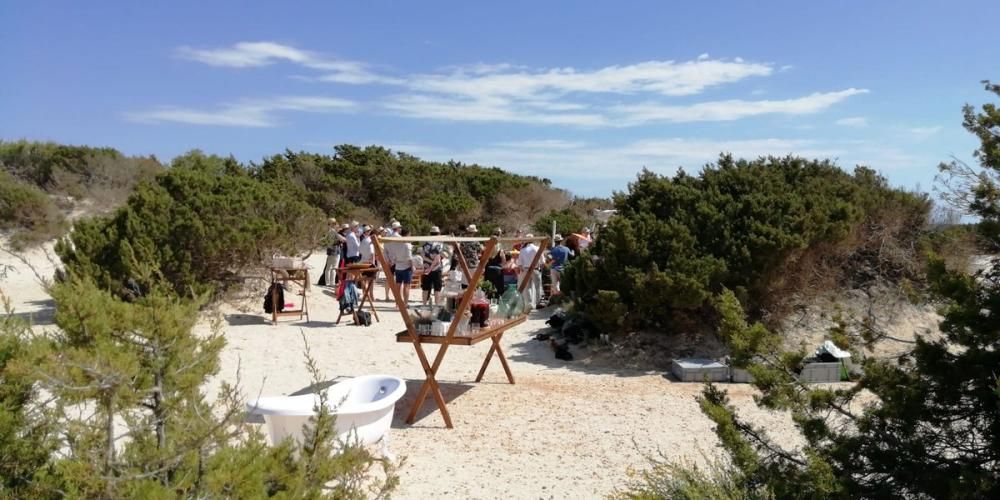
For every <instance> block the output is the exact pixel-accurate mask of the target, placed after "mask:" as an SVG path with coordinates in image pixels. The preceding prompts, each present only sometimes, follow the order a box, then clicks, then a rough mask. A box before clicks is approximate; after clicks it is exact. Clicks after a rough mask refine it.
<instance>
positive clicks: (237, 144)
mask: <svg viewBox="0 0 1000 500" xmlns="http://www.w3.org/2000/svg"><path fill="white" fill-rule="evenodd" d="M0 18H2V19H3V20H4V29H3V30H0V75H2V76H0V138H2V139H4V140H15V139H22V138H25V139H35V140H53V141H58V142H64V143H72V144H88V145H103V146H112V147H115V148H118V149H120V150H122V151H124V152H126V153H129V154H155V155H157V157H159V158H161V159H164V160H166V159H169V158H171V157H173V156H175V155H178V154H180V153H183V152H185V151H187V150H189V149H193V148H198V149H202V150H204V151H206V152H210V153H216V154H222V155H228V154H232V155H234V156H235V157H237V158H239V159H240V160H244V161H254V160H259V159H261V158H262V157H264V156H266V155H270V154H274V153H279V152H281V151H283V150H284V149H286V148H288V149H292V150H307V151H315V152H330V151H332V146H333V145H335V144H341V143H354V144H359V145H366V144H381V145H385V146H388V147H391V148H393V149H396V150H401V151H406V152H409V153H411V154H414V155H416V156H419V157H422V158H426V159H431V160H448V159H455V160H458V161H463V162H467V163H472V162H478V163H482V164H487V165H496V166H499V167H502V168H504V169H507V170H510V171H514V172H519V173H525V174H531V175H539V176H544V177H548V178H550V179H552V180H553V181H554V183H555V184H556V185H558V186H560V187H565V188H568V189H569V190H571V191H572V192H574V193H576V194H579V195H601V196H603V195H608V194H610V193H611V192H612V191H613V190H621V189H624V188H625V187H626V186H627V183H628V182H629V181H630V180H632V179H633V178H634V177H635V174H636V173H637V172H638V171H639V169H641V168H642V167H646V168H649V169H651V170H654V171H657V172H660V173H664V174H672V173H673V172H675V171H676V169H677V168H678V166H684V167H685V168H686V169H687V171H689V172H695V171H697V170H698V169H699V168H700V167H701V166H702V165H703V164H704V163H706V162H709V161H712V160H713V159H714V158H715V157H717V155H718V153H719V152H720V151H730V152H732V153H734V154H735V155H737V156H744V157H755V156H758V155H766V154H787V153H794V154H799V155H803V156H808V157H820V158H831V159H836V161H837V162H838V164H839V165H841V166H843V167H845V168H851V167H853V166H854V165H855V164H858V163H861V164H865V165H868V166H871V167H873V168H875V169H876V170H879V171H881V172H882V173H883V174H885V175H886V176H887V177H888V178H889V179H890V180H891V181H892V182H893V183H894V184H896V185H901V186H904V187H911V188H912V187H917V186H919V187H920V188H922V189H923V190H929V189H930V188H931V185H932V180H933V177H934V174H935V172H936V170H935V167H936V165H937V163H938V162H940V161H942V160H946V159H948V158H949V157H950V156H951V155H956V156H958V157H960V158H965V159H968V158H970V157H971V152H972V150H973V149H974V148H975V147H976V142H975V141H974V139H973V138H972V137H971V136H970V135H969V134H967V133H966V132H965V131H964V130H963V129H962V128H961V107H962V105H963V104H965V103H972V104H976V105H979V104H982V103H983V102H986V101H987V100H988V99H989V95H988V94H987V93H986V92H984V91H983V90H982V85H981V84H980V83H979V82H980V80H983V79H993V80H1000V43H997V41H996V33H995V31H994V28H995V24H996V19H998V18H1000V2H996V1H976V2H958V1H956V2H943V1H942V2H925V1H882V2H869V1H854V2H850V1H848V2H802V1H796V2H708V1H706V2H629V1H617V2H556V1H541V2H540V1H533V2H527V1H525V2H522V1H504V2H469V1H463V2H459V1H456V2H435V1H423V2H401V1H400V2H387V1H382V2H377V1H371V2H333V1H325V2H245V1H244V2H222V1H211V2H207V1H204V2H180V1H174V2H156V3H154V2H111V1H108V2H79V1H74V2H69V1H65V2H63V1H37V2H27V1H21V2H14V1H3V0H0Z"/></svg>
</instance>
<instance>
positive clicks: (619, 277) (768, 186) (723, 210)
mask: <svg viewBox="0 0 1000 500" xmlns="http://www.w3.org/2000/svg"><path fill="white" fill-rule="evenodd" d="M930 205H931V204H930V201H929V200H928V198H927V196H926V195H923V194H913V193H908V192H904V191H900V190H897V189H893V188H891V187H889V186H888V185H887V183H886V181H885V179H883V178H882V177H880V176H878V175H876V174H875V172H873V171H872V170H870V169H867V168H863V167H859V168H857V169H856V170H855V171H854V173H853V174H849V173H847V172H844V171H843V170H841V169H840V168H838V167H837V166H835V165H833V164H832V163H829V162H826V161H809V160H804V159H801V158H794V157H786V158H761V159H757V160H736V159H733V158H732V157H730V156H722V157H721V158H720V159H719V161H718V163H716V164H713V165H708V166H706V167H705V168H704V169H703V170H702V172H701V173H700V175H698V176H692V175H688V174H686V173H684V172H681V173H678V174H677V175H676V176H674V177H672V178H668V177H662V176H659V175H656V174H653V173H651V172H648V171H646V172H643V173H642V174H640V175H639V177H638V179H637V180H636V181H635V182H633V183H632V184H631V185H630V186H629V192H627V193H619V194H617V195H616V196H615V208H617V209H618V216H616V217H615V218H613V219H612V220H611V222H610V223H609V224H608V226H607V227H606V228H604V229H603V231H602V232H601V235H600V238H599V239H598V240H597V242H596V244H595V245H594V246H593V247H592V251H591V253H590V257H591V258H583V259H577V260H576V261H575V262H574V263H573V264H572V265H571V266H570V268H569V269H568V270H567V271H566V278H565V286H564V287H563V289H564V290H570V291H572V293H574V294H575V297H576V300H577V304H578V306H579V308H580V309H581V310H582V311H584V312H588V313H590V314H591V315H592V316H596V315H600V314H603V310H602V308H601V307H599V306H598V305H597V304H599V303H604V302H607V301H609V300H610V301H611V302H617V301H619V300H620V301H621V302H623V303H624V304H626V305H628V314H627V322H628V323H630V324H631V325H632V326H634V327H638V326H642V325H649V324H661V325H668V326H669V325H671V324H674V323H676V322H678V321H683V320H684V319H688V318H691V317H700V316H701V315H702V313H704V312H706V311H710V308H709V307H707V306H708V305H709V303H710V300H711V298H712V297H713V296H714V295H715V294H717V293H719V292H720V291H721V290H722V289H723V288H728V289H731V290H733V291H734V292H735V293H736V294H737V296H738V297H740V299H741V300H743V301H744V302H745V304H746V305H747V307H748V308H749V310H750V311H751V312H752V313H753V314H754V315H755V317H761V316H763V315H765V314H768V313H769V314H770V315H772V316H778V314H776V313H777V312H778V311H779V310H780V307H782V303H781V301H782V299H784V298H785V297H787V296H788V295H789V294H791V293H795V292H798V291H801V290H803V289H804V288H805V285H807V284H808V280H809V279H812V277H814V276H829V275H832V274H833V273H834V272H836V271H838V270H840V269H849V270H850V272H851V274H849V275H842V276H835V277H833V278H836V279H864V277H863V276H860V277H859V276H858V275H859V274H871V275H876V274H877V275H888V276H892V277H894V278H897V279H901V278H905V277H908V276H910V275H911V274H914V273H915V272H917V273H918V272H919V269H917V268H918V267H919V266H915V265H914V264H915V262H916V261H917V260H918V259H919V255H918V254H917V253H916V251H915V248H914V246H913V244H914V242H915V241H916V240H917V238H918V236H919V234H920V232H921V231H922V230H923V228H924V226H925V224H926V219H927V216H928V212H929V210H930ZM847 263H850V265H849V266H845V264H847ZM820 271H821V272H820ZM833 278H831V279H833ZM602 292H603V293H604V296H605V297H606V298H607V297H610V298H608V299H607V300H604V301H598V300H595V299H597V298H598V297H599V295H601V293H602Z"/></svg>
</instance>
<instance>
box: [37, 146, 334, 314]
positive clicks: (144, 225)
mask: <svg viewBox="0 0 1000 500" xmlns="http://www.w3.org/2000/svg"><path fill="white" fill-rule="evenodd" d="M323 229H324V219H323V214H322V213H321V212H320V211H319V210H317V209H316V208H313V207H311V206H309V205H308V204H306V203H305V202H303V201H300V200H298V199H296V198H295V196H294V194H293V193H289V192H288V191H287V190H283V189H281V188H280V187H279V186H278V185H276V184H273V183H266V182H260V181H258V180H256V179H254V178H252V177H251V176H250V175H249V174H247V173H246V172H245V171H244V170H243V169H242V168H240V167H239V166H238V164H236V162H235V161H233V160H231V159H230V160H226V159H222V158H218V157H206V156H204V155H201V154H200V153H197V152H195V153H190V154H188V155H185V156H182V157H180V158H178V159H177V160H176V161H175V162H174V163H173V165H172V167H171V168H170V170H168V171H167V172H166V173H164V174H161V175H160V176H158V177H157V178H156V181H155V182H154V183H149V184H143V185H141V186H140V187H139V189H138V190H136V192H135V193H134V194H133V195H132V196H130V197H129V199H128V202H127V203H126V205H125V206H124V207H122V208H120V209H119V210H118V211H116V212H115V213H114V215H112V216H111V217H107V218H94V219H90V220H84V221H81V222H79V223H77V225H76V226H75V228H74V231H73V233H71V234H70V235H69V236H68V237H66V238H65V239H64V240H62V241H60V242H59V244H58V245H57V246H56V252H57V253H58V254H59V257H60V258H61V259H62V262H63V264H64V265H65V267H66V270H67V271H68V272H69V273H70V274H71V275H77V276H89V277H91V278H92V279H94V280H95V281H96V282H97V283H98V285H99V286H100V287H102V288H104V289H108V290H112V291H114V292H115V293H118V294H120V295H123V296H130V295H132V294H134V292H135V290H136V289H137V288H138V289H140V290H141V289H143V288H145V287H148V286H149V283H147V282H144V281H143V279H145V278H143V277H144V276H149V277H162V279H165V280H166V281H167V282H168V283H170V285H171V286H172V287H173V289H174V290H175V291H176V292H177V293H180V294H184V295H191V294H192V293H193V294H195V295H197V294H200V293H203V292H205V291H207V290H209V289H211V288H212V287H218V286H222V285H225V284H226V283H227V279H228V278H229V277H230V276H232V275H233V274H234V273H237V272H240V271H242V270H244V269H246V268H249V267H252V266H255V265H256V266H261V265H265V264H266V262H267V261H268V259H269V257H270V256H271V255H272V254H273V253H275V252H283V253H287V254H295V253H297V252H301V251H305V250H308V249H312V248H314V247H316V246H317V245H318V243H319V241H320V239H321V238H322V237H323Z"/></svg>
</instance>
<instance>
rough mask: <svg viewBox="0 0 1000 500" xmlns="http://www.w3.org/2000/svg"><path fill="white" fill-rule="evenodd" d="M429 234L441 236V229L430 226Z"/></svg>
mask: <svg viewBox="0 0 1000 500" xmlns="http://www.w3.org/2000/svg"><path fill="white" fill-rule="evenodd" d="M431 234H441V228H439V227H437V226H431Z"/></svg>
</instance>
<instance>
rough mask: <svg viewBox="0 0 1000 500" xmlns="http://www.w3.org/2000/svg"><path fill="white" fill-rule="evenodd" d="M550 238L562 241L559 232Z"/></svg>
mask: <svg viewBox="0 0 1000 500" xmlns="http://www.w3.org/2000/svg"><path fill="white" fill-rule="evenodd" d="M552 239H554V240H556V241H562V235H561V234H557V235H555V237H554V238H552Z"/></svg>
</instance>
